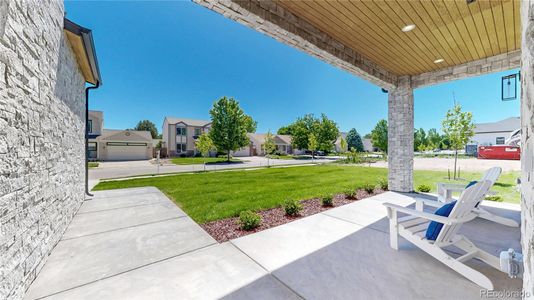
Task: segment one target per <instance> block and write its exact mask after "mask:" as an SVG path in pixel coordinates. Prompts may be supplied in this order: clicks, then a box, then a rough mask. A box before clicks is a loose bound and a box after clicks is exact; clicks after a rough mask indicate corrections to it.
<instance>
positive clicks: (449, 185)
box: [438, 182, 465, 192]
mask: <svg viewBox="0 0 534 300" xmlns="http://www.w3.org/2000/svg"><path fill="white" fill-rule="evenodd" d="M438 187H440V188H442V189H444V190H451V191H458V192H461V191H463V190H465V185H463V184H456V183H444V182H440V183H438Z"/></svg>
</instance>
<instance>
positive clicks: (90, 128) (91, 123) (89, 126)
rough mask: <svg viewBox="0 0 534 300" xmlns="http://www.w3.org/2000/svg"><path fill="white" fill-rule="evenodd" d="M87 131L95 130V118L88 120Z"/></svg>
mask: <svg viewBox="0 0 534 300" xmlns="http://www.w3.org/2000/svg"><path fill="white" fill-rule="evenodd" d="M87 132H88V133H91V132H93V120H89V121H87Z"/></svg>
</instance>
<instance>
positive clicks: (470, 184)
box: [465, 180, 478, 188]
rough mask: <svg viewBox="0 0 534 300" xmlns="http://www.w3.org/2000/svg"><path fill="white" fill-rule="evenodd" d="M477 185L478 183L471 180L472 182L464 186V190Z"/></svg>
mask: <svg viewBox="0 0 534 300" xmlns="http://www.w3.org/2000/svg"><path fill="white" fill-rule="evenodd" d="M477 183H478V181H476V180H473V181H471V182H469V183H468V184H467V185H466V186H465V188H468V187H470V186H472V185H475V184H477Z"/></svg>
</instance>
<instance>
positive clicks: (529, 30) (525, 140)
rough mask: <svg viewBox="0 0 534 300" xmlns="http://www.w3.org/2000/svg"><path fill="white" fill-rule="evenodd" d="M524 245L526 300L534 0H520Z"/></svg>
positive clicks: (532, 205) (530, 289)
mask: <svg viewBox="0 0 534 300" xmlns="http://www.w3.org/2000/svg"><path fill="white" fill-rule="evenodd" d="M521 27H522V28H521V30H522V41H521V43H522V44H521V48H522V49H523V51H522V54H521V245H522V251H523V258H524V267H525V272H524V274H523V291H524V292H525V294H524V299H534V279H533V276H534V200H533V196H534V136H533V134H534V132H533V130H532V129H533V127H534V2H533V1H522V2H521Z"/></svg>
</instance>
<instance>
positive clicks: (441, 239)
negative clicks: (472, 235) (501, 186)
mask: <svg viewBox="0 0 534 300" xmlns="http://www.w3.org/2000/svg"><path fill="white" fill-rule="evenodd" d="M492 185H493V184H492V182H491V181H489V180H483V181H480V182H477V183H476V184H474V185H472V186H470V187H469V188H467V189H465V190H464V191H463V192H462V194H461V195H460V198H459V199H458V201H457V202H456V204H455V205H454V208H453V209H452V211H451V213H450V214H449V218H454V219H461V218H464V217H468V216H469V215H470V214H472V213H473V212H472V210H473V208H475V205H477V203H478V202H479V201H480V199H481V198H482V197H483V196H484V195H485V194H486V193H487V192H488V191H489V189H490V188H491V186H492ZM461 226H462V224H461V223H456V224H452V225H446V224H443V227H442V228H441V231H440V233H439V235H438V238H437V239H436V241H435V242H434V243H435V244H437V245H439V244H447V243H448V242H449V241H451V239H452V238H453V237H454V236H455V235H456V233H457V232H458V230H459V229H460V227H461Z"/></svg>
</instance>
